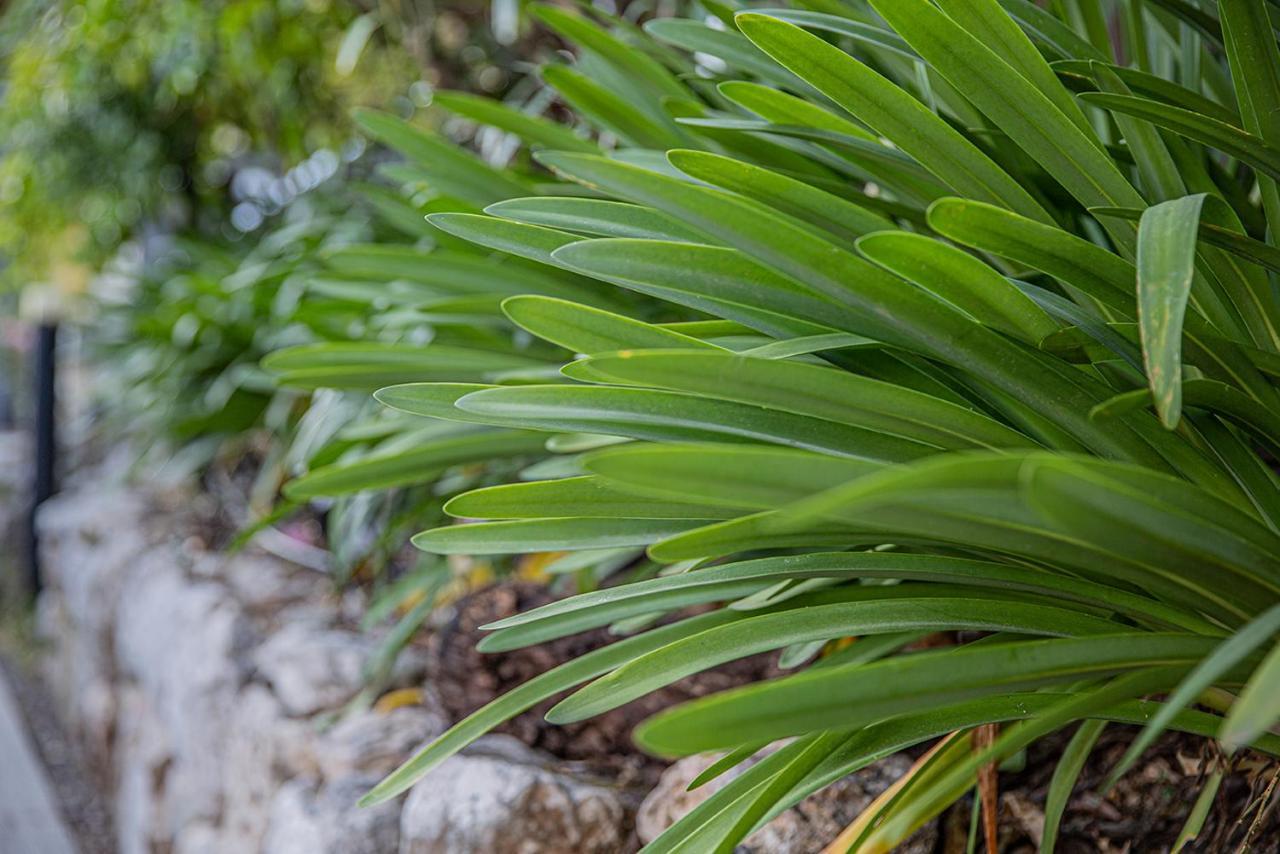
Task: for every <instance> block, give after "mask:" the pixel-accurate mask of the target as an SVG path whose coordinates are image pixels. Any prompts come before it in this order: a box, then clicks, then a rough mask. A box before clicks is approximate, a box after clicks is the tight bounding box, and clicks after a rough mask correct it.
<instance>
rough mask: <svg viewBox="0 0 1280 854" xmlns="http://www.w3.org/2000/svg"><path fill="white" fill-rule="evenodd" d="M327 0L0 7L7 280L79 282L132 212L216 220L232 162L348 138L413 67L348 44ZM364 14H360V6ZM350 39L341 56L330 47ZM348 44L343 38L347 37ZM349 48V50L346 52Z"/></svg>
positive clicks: (379, 42) (391, 54)
mask: <svg viewBox="0 0 1280 854" xmlns="http://www.w3.org/2000/svg"><path fill="white" fill-rule="evenodd" d="M360 15H361V9H359V8H358V7H356V6H355V5H353V4H351V3H348V2H338V1H337V0H237V2H214V3H207V2H199V0H163V1H162V0H95V2H87V3H72V2H60V3H45V2H33V0H25V2H18V3H16V4H14V5H13V6H12V7H10V8H9V9H7V10H6V11H5V12H4V14H3V16H2V17H0V63H2V64H3V68H2V70H0V73H2V74H3V87H4V88H3V92H2V94H0V139H3V140H4V142H3V143H0V254H3V255H4V256H8V258H9V264H8V267H7V269H6V271H5V272H4V274H3V276H4V278H5V279H6V280H7V283H8V284H10V285H12V284H19V285H20V284H25V283H28V282H31V281H41V280H47V279H50V278H52V279H55V280H58V282H59V284H60V285H61V286H62V287H63V288H68V287H69V288H70V289H72V290H74V289H76V288H77V287H78V285H80V284H82V282H83V280H84V279H86V278H87V276H88V269H86V268H84V267H80V266H75V265H73V264H72V263H71V262H72V261H74V262H77V263H83V264H88V265H90V267H92V266H95V265H96V264H97V263H99V262H100V261H101V260H102V259H103V258H104V257H106V256H107V255H108V254H109V253H110V252H111V251H112V250H113V249H114V248H115V247H116V246H117V245H118V244H119V242H120V240H121V239H122V238H123V237H126V236H128V235H129V234H130V233H132V232H133V231H134V230H135V229H137V228H138V227H139V225H140V224H142V223H144V222H148V221H156V222H158V223H159V224H160V225H161V226H162V227H164V228H166V229H175V228H182V227H186V226H191V225H195V226H200V227H204V228H208V227H210V226H215V227H220V226H222V224H223V223H225V222H226V213H227V205H228V196H227V193H226V185H227V182H228V180H229V179H230V177H231V175H232V171H233V165H234V164H235V163H237V162H238V161H241V160H243V159H244V158H245V157H246V156H248V155H250V154H252V153H258V154H267V155H273V156H274V157H276V158H278V159H279V160H281V161H284V162H285V163H296V162H299V161H302V160H304V159H305V158H306V157H307V156H308V155H311V154H313V153H315V152H317V151H320V150H322V149H326V148H329V149H332V148H336V147H339V146H341V145H342V144H343V143H344V142H345V141H346V139H347V138H348V132H347V129H348V127H349V124H348V122H349V119H348V114H349V111H350V108H351V107H352V106H353V105H357V104H363V103H386V102H387V101H388V97H389V96H390V95H394V94H395V93H396V92H400V91H404V90H405V88H406V87H407V85H408V84H410V83H411V82H412V81H414V80H416V79H417V76H418V72H417V68H416V64H415V62H414V60H413V59H412V58H411V57H410V56H409V55H408V54H406V53H405V51H403V50H402V49H401V48H400V46H399V45H398V44H391V43H389V42H388V41H387V40H386V39H381V38H377V37H374V38H370V37H369V36H370V35H375V36H376V34H373V33H372V32H369V30H370V28H369V27H368V26H367V25H364V26H363V27H357V28H354V29H355V35H357V36H358V35H360V34H361V33H360V30H361V29H363V30H365V31H366V32H365V33H364V39H363V41H362V42H360V43H358V44H355V39H354V38H353V37H352V33H353V24H354V22H356V21H357V19H359V18H360ZM365 20H367V19H365ZM344 44H346V45H347V46H348V49H347V57H344V58H345V59H347V60H348V61H346V62H345V63H343V64H341V65H339V63H337V62H336V59H337V56H338V53H339V51H340V50H341V48H342V46H343V45H344ZM353 46H354V47H359V48H360V50H358V51H354V50H353V49H352V48H353ZM357 56H358V59H359V61H358V63H357V62H354V61H351V59H353V58H355V57H357Z"/></svg>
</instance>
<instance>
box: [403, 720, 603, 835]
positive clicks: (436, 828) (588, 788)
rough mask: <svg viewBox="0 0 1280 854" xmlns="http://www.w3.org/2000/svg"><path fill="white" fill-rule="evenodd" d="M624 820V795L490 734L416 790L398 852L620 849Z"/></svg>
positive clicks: (407, 805) (409, 800)
mask: <svg viewBox="0 0 1280 854" xmlns="http://www.w3.org/2000/svg"><path fill="white" fill-rule="evenodd" d="M625 825H626V808H625V806H624V803H623V800H622V797H621V796H620V794H619V793H618V792H616V791H614V790H613V789H611V788H608V787H607V786H604V785H601V784H598V783H594V782H591V781H587V780H583V779H579V778H577V777H575V776H572V775H570V774H567V773H564V772H562V771H559V770H556V769H554V768H552V767H551V766H550V765H549V764H547V763H546V762H545V761H544V760H543V759H542V758H541V757H540V756H539V755H538V754H536V753H534V752H533V751H532V750H529V749H528V748H527V747H525V746H524V745H523V744H521V743H520V742H518V741H516V740H515V739H513V738H510V737H509V736H501V735H496V736H486V737H485V738H482V739H480V740H479V741H477V742H476V743H475V744H474V745H472V746H471V747H470V748H468V749H467V750H466V751H465V752H463V753H461V754H459V755H457V756H454V757H452V758H450V759H448V760H446V761H445V762H444V763H442V764H441V765H440V766H439V767H438V768H436V769H435V770H433V771H432V773H431V774H430V776H428V777H426V778H424V779H423V780H422V781H421V782H419V783H418V784H417V785H416V786H414V787H413V789H412V790H410V792H409V796H408V798H407V799H406V800H405V804H404V809H403V811H402V813H401V816H400V854H615V852H618V851H621V850H623V848H624V846H625V845H626V841H627V834H626V828H625Z"/></svg>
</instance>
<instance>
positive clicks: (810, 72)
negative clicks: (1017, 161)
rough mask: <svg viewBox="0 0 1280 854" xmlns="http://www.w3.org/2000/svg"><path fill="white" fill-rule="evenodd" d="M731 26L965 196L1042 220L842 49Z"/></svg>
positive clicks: (766, 22) (954, 139)
mask: <svg viewBox="0 0 1280 854" xmlns="http://www.w3.org/2000/svg"><path fill="white" fill-rule="evenodd" d="M735 20H736V21H737V24H738V27H739V29H741V30H742V32H743V33H745V34H746V36H747V38H749V39H751V40H752V41H753V42H755V43H756V45H757V46H758V47H760V49H761V50H763V51H764V52H765V53H768V54H769V55H770V56H772V57H773V58H774V59H776V60H777V61H778V62H779V63H781V64H782V65H783V66H785V67H787V68H789V69H791V70H792V71H794V72H795V73H796V74H798V75H799V76H800V77H802V78H804V79H805V80H808V81H809V82H810V83H812V84H813V85H814V86H815V87H816V88H818V89H819V90H821V91H822V92H823V93H825V94H826V95H827V96H828V97H829V98H831V99H832V100H833V101H835V102H836V103H837V104H839V105H840V106H842V107H844V108H845V109H846V110H848V111H849V112H850V113H852V114H853V115H854V116H857V117H858V118H859V119H860V120H862V121H863V122H865V123H866V124H868V125H869V126H871V127H873V128H875V129H876V130H877V131H878V132H880V133H881V134H883V135H884V136H885V137H886V138H887V139H889V140H891V141H892V142H893V143H894V145H896V146H897V147H898V148H900V149H902V150H903V151H905V152H907V153H908V154H910V155H911V156H912V157H914V158H915V159H916V160H918V161H919V162H920V163H921V165H923V166H924V167H925V168H926V169H929V170H930V171H931V172H933V174H935V175H937V176H938V177H939V178H940V179H942V180H943V181H945V182H946V183H947V184H949V185H950V186H952V187H953V188H955V189H956V190H957V191H958V192H961V193H963V194H964V195H966V196H969V197H971V198H976V199H980V200H983V201H988V202H992V203H995V204H999V205H1002V206H1005V207H1009V208H1011V209H1013V210H1016V211H1018V212H1019V213H1022V214H1024V215H1025V216H1029V217H1031V218H1033V219H1038V220H1041V221H1043V222H1050V221H1051V220H1050V218H1049V216H1048V214H1046V213H1045V211H1044V209H1043V208H1042V207H1041V206H1040V205H1039V203H1037V202H1036V201H1035V199H1034V198H1032V196H1031V195H1030V194H1029V193H1028V192H1027V191H1026V190H1025V189H1023V188H1022V186H1021V185H1020V184H1018V182H1017V181H1015V180H1014V179H1013V178H1011V177H1009V175H1008V174H1006V173H1005V172H1004V170H1002V169H1001V168H1000V167H999V166H998V165H996V164H995V162H993V161H992V160H991V159H990V158H988V157H987V156H986V155H985V154H983V153H982V152H981V151H980V150H979V149H978V148H977V147H976V146H975V145H974V144H973V143H971V142H969V140H967V139H965V138H964V136H962V135H961V134H960V133H959V132H958V131H956V130H955V129H953V128H952V127H951V126H950V125H948V124H946V123H945V122H944V121H942V119H940V118H938V117H937V116H936V115H934V114H933V113H932V112H930V111H929V110H928V109H927V108H926V107H925V106H924V105H923V104H921V103H920V102H919V101H917V100H916V99H915V98H913V97H911V95H909V94H907V92H905V91H904V90H902V89H901V88H899V87H897V86H895V85H894V84H893V83H891V82H890V81H888V80H886V79H885V78H884V77H881V76H880V75H879V74H877V73H876V72H874V71H872V70H871V69H870V68H868V67H867V66H866V65H864V64H863V63H861V62H858V61H857V60H856V59H854V58H853V57H851V56H849V55H848V54H847V53H845V52H844V51H841V50H839V49H837V48H835V47H832V46H831V45H830V44H828V43H827V42H825V41H823V40H822V39H820V38H818V37H817V36H813V35H810V34H809V33H806V32H805V31H804V30H802V29H800V28H799V27H796V26H793V25H791V24H788V23H786V22H784V21H780V20H778V19H777V18H774V17H770V16H767V15H757V14H750V13H743V14H740V15H738V16H737V18H736V19H735Z"/></svg>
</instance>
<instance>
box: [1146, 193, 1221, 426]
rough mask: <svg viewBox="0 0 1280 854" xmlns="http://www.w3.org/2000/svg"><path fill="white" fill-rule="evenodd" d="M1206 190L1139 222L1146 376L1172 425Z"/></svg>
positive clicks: (1178, 404)
mask: <svg viewBox="0 0 1280 854" xmlns="http://www.w3.org/2000/svg"><path fill="white" fill-rule="evenodd" d="M1204 200H1205V195H1204V194H1203V193H1198V194H1196V195H1193V196H1185V197H1183V198H1181V199H1174V200H1171V201H1168V202H1163V203H1161V204H1158V205H1154V206H1152V207H1149V208H1147V209H1146V210H1145V211H1144V212H1143V214H1142V219H1141V221H1140V222H1139V224H1138V265H1137V266H1138V278H1137V281H1138V328H1139V330H1140V331H1141V333H1142V356H1143V361H1144V363H1145V364H1146V368H1147V380H1148V382H1149V383H1150V385H1151V394H1152V396H1153V397H1154V398H1155V405H1156V411H1157V412H1159V413H1160V420H1161V422H1163V423H1164V426H1165V427H1167V428H1169V429H1170V430H1172V429H1174V428H1175V427H1177V426H1178V420H1179V418H1180V417H1181V414H1182V320H1183V317H1184V316H1185V315H1186V310H1187V300H1188V298H1189V297H1190V296H1191V283H1192V281H1193V280H1194V277H1195V260H1196V233H1197V231H1198V229H1199V226H1200V209H1201V208H1202V207H1203V205H1204Z"/></svg>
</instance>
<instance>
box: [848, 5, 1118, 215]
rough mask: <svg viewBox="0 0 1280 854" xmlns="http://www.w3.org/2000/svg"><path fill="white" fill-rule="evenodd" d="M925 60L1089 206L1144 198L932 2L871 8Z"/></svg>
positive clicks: (1006, 66)
mask: <svg viewBox="0 0 1280 854" xmlns="http://www.w3.org/2000/svg"><path fill="white" fill-rule="evenodd" d="M871 5H872V6H873V7H874V8H875V9H876V11H878V12H879V13H880V14H881V15H882V16H883V17H884V19H885V20H886V21H888V22H889V24H890V25H891V26H892V27H893V28H894V29H895V30H896V31H897V32H898V34H899V35H901V36H902V37H903V38H905V39H906V40H907V41H908V42H909V43H910V44H911V46H912V47H914V48H915V49H916V50H917V51H919V52H920V55H921V56H923V57H924V58H925V59H926V60H928V61H929V62H930V63H931V64H932V65H933V66H934V67H935V68H937V69H938V71H939V72H941V74H942V75H943V76H944V77H946V78H947V79H948V80H950V81H951V83H952V85H954V86H955V87H956V88H957V89H959V90H960V91H961V92H963V93H964V94H965V95H966V96H967V97H968V98H969V99H970V100H971V101H973V103H974V104H975V105H976V106H977V107H978V109H980V110H982V112H984V113H985V114H986V115H987V117H988V118H990V119H991V120H992V121H993V122H995V123H996V124H997V125H998V126H999V127H1000V129H1001V130H1002V131H1003V132H1004V133H1006V134H1008V135H1009V137H1010V138H1011V139H1012V140H1013V141H1014V142H1015V143H1017V144H1018V146H1019V147H1021V148H1022V149H1023V150H1024V151H1026V152H1027V154H1029V155H1030V156H1031V157H1032V158H1034V159H1035V160H1036V162H1038V163H1039V164H1040V165H1041V166H1042V167H1044V169H1045V171H1047V172H1048V173H1049V174H1050V175H1052V176H1053V177H1054V178H1056V179H1057V180H1058V181H1059V182H1060V183H1061V184H1062V185H1063V186H1064V187H1065V188H1066V189H1067V190H1068V192H1070V193H1071V194H1072V195H1074V196H1075V197H1076V198H1077V199H1079V200H1080V201H1081V203H1083V204H1085V205H1093V204H1117V202H1115V201H1112V202H1099V201H1092V200H1098V199H1112V200H1116V199H1128V200H1129V201H1128V202H1119V204H1130V203H1132V202H1134V201H1135V200H1137V199H1140V198H1141V197H1140V196H1139V195H1138V193H1137V191H1136V190H1134V189H1133V186H1132V185H1131V184H1129V182H1128V181H1127V180H1126V179H1125V177H1124V175H1122V174H1121V173H1120V170H1119V169H1118V168H1116V165H1115V162H1114V161H1113V160H1112V159H1111V158H1110V157H1108V156H1107V155H1106V154H1104V153H1103V151H1102V150H1101V148H1100V147H1099V146H1098V145H1097V144H1096V142H1094V141H1092V140H1091V139H1090V138H1089V137H1088V136H1086V135H1085V133H1084V132H1083V131H1082V130H1081V129H1080V128H1079V127H1077V126H1076V124H1075V123H1074V122H1072V121H1071V120H1070V119H1069V118H1068V117H1067V116H1066V115H1065V114H1063V112H1062V111H1061V110H1059V109H1058V108H1057V107H1056V106H1054V104H1053V103H1052V102H1051V101H1050V100H1049V99H1048V98H1046V97H1045V96H1044V95H1043V94H1042V93H1041V92H1040V90H1038V89H1037V88H1036V87H1035V86H1034V85H1033V84H1032V83H1031V82H1030V81H1028V80H1027V79H1026V78H1024V77H1023V76H1022V75H1020V74H1019V73H1018V72H1017V71H1015V70H1014V69H1013V68H1012V67H1011V66H1010V65H1009V64H1008V63H1007V62H1005V61H1004V60H1003V59H1001V58H1000V57H999V56H998V55H996V54H995V53H994V52H993V51H992V50H991V49H990V48H988V47H987V46H985V45H983V44H982V43H981V42H979V41H978V40H977V39H976V38H974V37H973V36H972V35H970V34H969V33H968V32H966V31H965V30H964V29H963V28H962V27H961V26H960V25H959V24H957V23H956V22H955V21H953V20H951V19H950V18H948V17H947V16H946V15H945V14H943V13H942V12H941V11H940V10H939V9H938V8H937V7H936V6H933V5H932V4H930V3H928V2H927V0H871Z"/></svg>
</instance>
